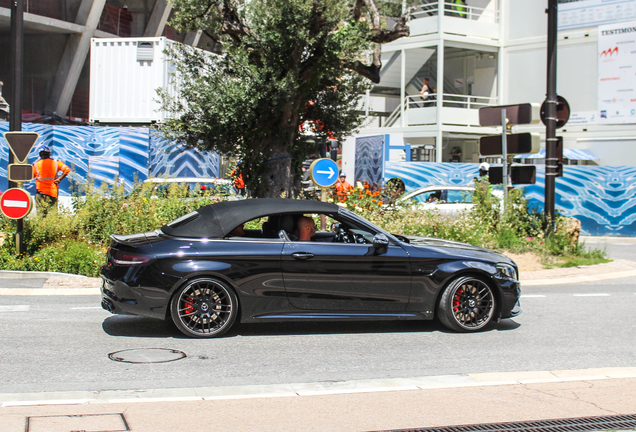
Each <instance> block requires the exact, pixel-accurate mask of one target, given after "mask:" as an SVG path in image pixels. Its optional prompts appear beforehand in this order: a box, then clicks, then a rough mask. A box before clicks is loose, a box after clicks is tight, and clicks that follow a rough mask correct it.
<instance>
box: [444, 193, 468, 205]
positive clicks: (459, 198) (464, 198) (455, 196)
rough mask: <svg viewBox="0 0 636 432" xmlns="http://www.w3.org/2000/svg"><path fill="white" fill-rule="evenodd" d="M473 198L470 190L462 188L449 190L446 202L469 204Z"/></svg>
mask: <svg viewBox="0 0 636 432" xmlns="http://www.w3.org/2000/svg"><path fill="white" fill-rule="evenodd" d="M472 200H473V195H472V193H470V191H464V190H449V191H448V199H447V200H446V202H448V203H450V204H469V203H471V202H472Z"/></svg>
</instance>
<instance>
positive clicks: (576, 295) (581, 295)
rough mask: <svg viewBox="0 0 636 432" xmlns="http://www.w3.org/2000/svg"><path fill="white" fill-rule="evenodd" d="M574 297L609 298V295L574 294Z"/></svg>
mask: <svg viewBox="0 0 636 432" xmlns="http://www.w3.org/2000/svg"><path fill="white" fill-rule="evenodd" d="M573 295H574V297H609V296H610V295H609V294H602V293H599V294H573Z"/></svg>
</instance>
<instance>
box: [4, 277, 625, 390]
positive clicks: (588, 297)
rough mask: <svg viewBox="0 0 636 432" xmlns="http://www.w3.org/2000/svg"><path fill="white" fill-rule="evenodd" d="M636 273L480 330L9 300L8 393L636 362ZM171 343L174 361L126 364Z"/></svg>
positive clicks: (75, 300)
mask: <svg viewBox="0 0 636 432" xmlns="http://www.w3.org/2000/svg"><path fill="white" fill-rule="evenodd" d="M635 282H636V278H632V279H617V280H609V281H603V282H590V283H584V284H579V285H555V286H549V287H528V288H525V289H524V291H523V295H524V297H523V298H522V309H523V313H522V314H521V315H520V316H519V317H517V318H516V319H515V320H504V321H502V322H500V323H499V324H498V325H497V326H496V327H495V328H494V329H492V330H490V331H486V332H482V333H477V334H457V333H450V332H447V331H446V330H445V329H444V328H442V327H441V326H440V325H439V324H437V323H436V322H418V321H410V322H375V323H368V322H366V323H365V322H356V323H300V324H299V323H282V324H276V323H268V324H259V325H257V324H252V325H241V326H239V327H237V328H235V329H233V330H232V331H231V333H230V334H229V335H228V336H227V337H223V338H221V339H214V340H199V339H189V338H185V337H182V336H181V334H180V333H179V332H178V331H177V330H176V329H175V328H174V326H172V325H171V324H166V323H163V322H161V321H156V320H152V319H146V318H140V317H127V316H113V315H111V314H109V313H108V312H106V311H103V310H102V309H101V308H99V297H98V296H67V297H61V296H29V297H17V296H0V338H1V346H2V349H1V350H0V365H2V366H1V367H0V393H20V392H37V391H72V390H94V391H95V390H109V389H113V390H114V389H120V390H125V389H152V388H183V387H189V388H192V387H209V386H231V385H248V384H249V385H258V384H280V383H302V382H328V381H341V380H360V379H371V378H374V379H375V378H409V377H420V376H432V375H445V374H462V373H479V372H514V371H532V370H537V371H541V370H556V369H585V368H596V367H628V366H633V359H634V358H635V357H636V345H635V344H634V343H633V341H634V340H636V314H634V313H633V304H634V301H636V285H635ZM139 348H169V349H176V350H181V351H183V352H184V353H186V355H187V357H186V358H184V359H181V360H177V361H173V362H169V363H146V364H131V363H122V362H116V361H113V360H111V359H110V358H109V356H108V355H109V354H110V353H113V352H117V351H120V350H126V349H139Z"/></svg>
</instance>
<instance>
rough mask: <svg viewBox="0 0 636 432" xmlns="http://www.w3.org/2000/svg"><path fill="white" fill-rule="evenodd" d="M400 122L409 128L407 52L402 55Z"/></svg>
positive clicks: (404, 51)
mask: <svg viewBox="0 0 636 432" xmlns="http://www.w3.org/2000/svg"><path fill="white" fill-rule="evenodd" d="M400 55H401V56H402V58H401V59H400V121H401V123H402V127H406V126H408V124H407V121H406V111H405V109H404V108H405V101H406V50H402V52H401V53H400Z"/></svg>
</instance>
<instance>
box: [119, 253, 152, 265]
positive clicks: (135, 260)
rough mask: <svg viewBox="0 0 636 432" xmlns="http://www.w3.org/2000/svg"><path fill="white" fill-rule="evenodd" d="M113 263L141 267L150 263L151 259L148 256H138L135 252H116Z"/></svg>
mask: <svg viewBox="0 0 636 432" xmlns="http://www.w3.org/2000/svg"><path fill="white" fill-rule="evenodd" d="M112 258H113V261H114V262H115V264H119V265H139V264H145V263H147V262H148V261H150V257H149V256H147V255H142V254H137V253H133V252H122V251H119V250H116V251H115V252H114V253H113V256H112Z"/></svg>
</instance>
